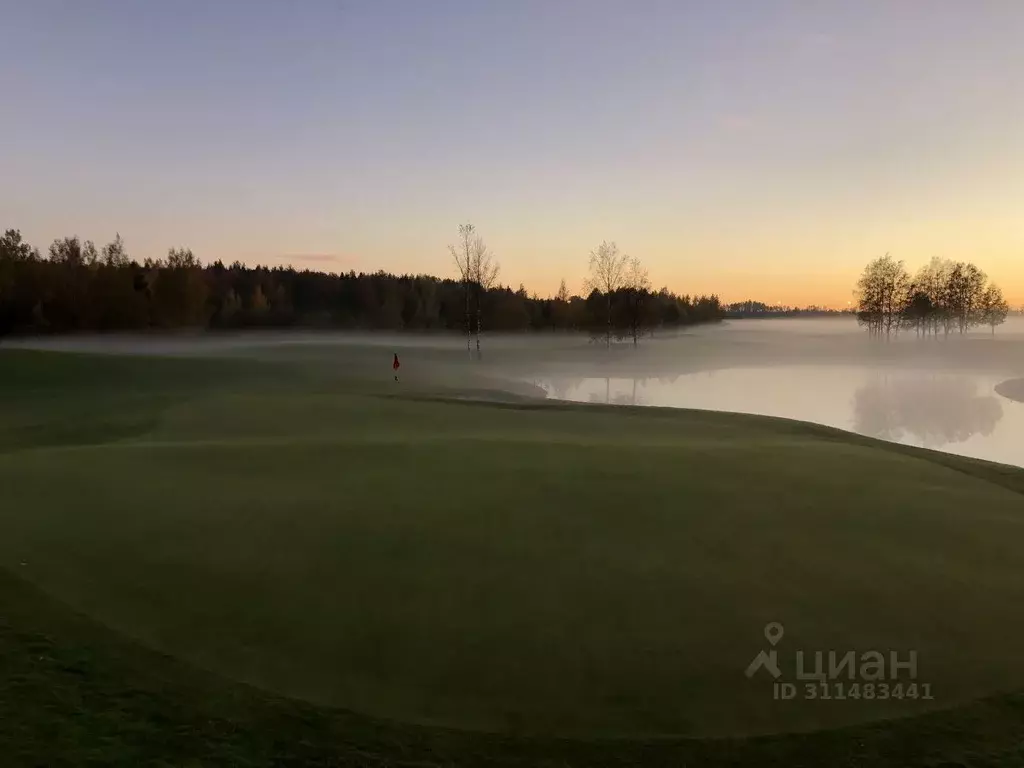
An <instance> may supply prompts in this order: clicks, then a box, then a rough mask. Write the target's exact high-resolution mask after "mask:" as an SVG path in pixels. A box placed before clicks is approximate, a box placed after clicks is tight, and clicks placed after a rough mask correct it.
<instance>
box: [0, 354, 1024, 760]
mask: <svg viewBox="0 0 1024 768" xmlns="http://www.w3.org/2000/svg"><path fill="white" fill-rule="evenodd" d="M385 356H387V355H385ZM362 359H363V358H362V357H360V358H359V360H360V361H362ZM404 360H405V361H406V362H405V370H409V371H410V373H409V375H408V376H407V377H405V378H403V381H402V382H401V383H399V384H396V383H395V382H393V381H391V377H390V371H388V370H387V366H386V364H385V365H382V366H381V371H380V372H379V375H378V372H377V371H375V370H372V369H369V368H366V367H365V366H363V365H362V363H361V362H360V365H359V366H355V367H352V366H340V367H339V366H338V365H334V364H332V365H330V366H328V365H317V364H315V362H310V361H305V362H304V363H303V364H302V365H298V364H294V363H293V364H289V365H282V364H273V363H269V362H268V363H257V362H253V361H243V360H233V361H226V360H222V361H218V360H190V359H159V358H141V357H136V358H129V357H105V356H85V355H70V354H57V353H38V352H16V351H5V352H0V397H2V402H0V529H2V531H3V536H2V537H0V574H3V575H2V576H0V617H3V619H4V620H3V621H0V632H2V635H0V637H2V642H3V649H2V650H4V654H3V656H4V658H5V659H8V661H5V662H0V664H5V665H7V666H6V667H5V666H0V690H2V688H3V686H2V683H3V682H4V677H5V674H6V676H7V677H8V690H10V691H14V692H15V693H16V695H17V697H18V698H24V700H25V701H26V702H27V704H26V705H25V706H20V707H19V706H17V705H16V704H13V705H12V704H11V702H12V701H16V698H12V697H11V696H5V697H3V698H5V699H7V701H6V702H5V704H4V706H5V708H6V709H5V710H4V711H2V712H0V714H2V715H3V718H2V719H0V722H4V723H5V724H4V725H0V738H3V739H7V740H12V739H13V740H15V741H17V742H18V749H20V750H21V752H20V753H19V754H24V755H30V756H31V755H35V754H40V753H39V752H36V751H34V750H51V752H45V751H44V752H42V753H41V754H44V756H45V755H51V756H52V759H51V760H50V761H49V762H50V763H53V762H59V760H60V759H71V758H69V757H68V756H74V755H77V754H78V753H77V752H75V750H79V749H80V750H83V751H82V753H81V754H86V752H88V754H89V755H91V756H95V757H97V759H100V758H105V759H107V760H109V761H115V762H116V761H124V762H125V763H126V764H134V762H133V761H137V760H141V759H142V758H143V757H144V758H146V759H150V758H152V757H153V756H154V755H155V754H161V753H160V752H159V748H156V749H158V751H157V752H155V753H146V752H145V749H146V747H145V746H144V743H147V739H150V740H152V733H153V732H155V731H159V730H160V726H159V724H160V723H163V724H164V727H165V728H166V729H169V730H171V731H174V732H179V733H184V732H185V731H188V732H189V733H190V734H192V736H191V737H189V739H191V740H189V739H185V740H184V741H182V742H181V743H178V744H175V745H172V741H173V740H171V739H169V738H168V737H166V736H164V737H163V738H164V739H166V743H164V742H161V743H164V747H163V750H164V753H166V754H173V755H174V756H175V758H174V759H173V760H169V763H170V764H180V761H183V760H186V759H194V760H202V759H211V760H214V759H219V760H224V761H232V760H233V761H236V762H238V763H240V764H270V763H274V762H275V761H276V762H287V758H289V757H291V758H294V759H296V760H298V759H299V757H300V756H301V757H302V759H303V760H304V761H305V762H315V761H321V763H323V764H334V763H332V762H331V761H335V762H337V763H339V764H341V763H342V762H344V761H350V762H353V763H358V761H359V760H362V761H363V764H377V762H374V761H379V763H380V764H401V762H400V761H402V760H405V761H407V762H408V763H409V764H417V765H422V764H428V765H430V764H434V762H436V763H437V764H451V763H456V764H466V765H476V764H482V763H485V762H489V761H494V762H501V763H503V764H519V763H516V762H515V761H517V760H519V761H522V763H523V764H538V763H539V762H540V761H541V760H542V759H550V760H551V761H552V762H551V763H550V764H552V765H556V764H557V765H565V764H569V765H577V764H578V765H596V764H604V763H602V761H608V760H615V759H618V758H616V757H615V756H616V755H622V756H623V757H622V758H621V759H622V761H623V764H643V763H644V762H645V761H646V762H650V761H652V760H653V762H650V764H659V765H660V764H664V763H663V762H660V760H662V759H663V758H665V756H666V755H674V756H675V757H674V758H673V759H680V760H681V759H684V758H685V757H686V756H687V755H690V756H691V757H694V758H695V759H696V757H699V759H700V761H701V762H699V763H697V764H701V765H704V764H716V763H715V761H716V760H719V761H721V764H729V763H728V760H729V759H732V758H733V757H735V756H737V755H744V756H746V758H745V759H748V758H749V759H753V760H757V761H760V762H763V763H764V764H776V763H777V764H780V765H781V764H792V763H790V762H787V761H788V760H791V759H792V757H793V756H794V755H799V754H815V755H826V756H827V755H846V756H849V755H852V754H854V753H855V752H856V754H861V753H862V752H863V750H864V749H877V750H879V751H880V752H881V751H882V747H881V746H878V745H879V744H880V743H881V742H879V741H878V740H879V739H881V740H883V741H885V740H888V743H890V746H891V745H892V744H903V742H902V741H901V738H902V737H901V736H900V734H905V735H906V738H908V739H910V740H911V742H913V741H914V740H921V741H920V744H918V746H920V747H921V748H922V749H925V748H927V751H928V754H931V755H932V756H933V757H934V756H935V754H936V753H935V752H934V750H935V749H942V750H945V751H943V752H942V753H941V754H940V755H939V756H940V757H944V759H945V758H948V757H949V756H950V755H953V756H954V757H955V755H957V754H960V752H961V751H963V750H967V751H969V752H971V753H972V754H992V755H997V756H998V755H1002V756H1003V757H1002V758H1000V759H1003V758H1005V755H1006V750H1011V749H1014V748H1015V747H1014V746H1013V745H1014V744H1018V743H1020V741H1019V738H1018V736H1019V733H1018V730H1019V728H1020V726H1018V723H1019V722H1020V718H1019V713H1018V711H1017V709H1016V708H1017V706H1018V705H1017V703H1016V702H1017V700H1016V698H1014V697H1012V696H1009V697H1003V698H997V699H994V700H992V701H990V702H988V703H986V704H971V702H973V701H975V700H977V699H979V698H982V697H987V696H993V695H995V694H1001V693H1005V692H1012V691H1016V690H1020V689H1024V655H1022V654H1021V653H1020V652H1019V649H1020V647H1021V643H1022V639H1024V619H1022V618H1020V617H1021V605H1022V604H1024V568H1022V567H1021V556H1020V553H1021V552H1022V551H1024V472H1022V471H1019V470H1015V469H1011V468H1007V467H1001V466H998V465H991V464H986V463H984V462H977V461H972V460H967V459H960V458H956V457H952V456H946V455H943V454H936V453H930V452H925V451H920V450H915V449H909V448H902V447H899V446H895V445H890V444H884V443H879V442H875V441H871V440H867V439H862V438H858V437H854V436H852V435H847V434H845V433H840V432H836V431H833V430H828V429H825V428H820V427H816V426H813V425H808V424H803V423H798V422H786V421H778V420H772V419H764V418H758V417H745V416H738V415H729V414H713V413H701V412H688V411H672V410H663V409H637V408H610V407H598V406H582V405H558V404H553V403H549V402H543V401H531V400H528V399H525V398H523V397H521V396H516V395H512V394H508V395H500V394H494V393H493V392H491V393H490V394H489V395H488V396H487V398H486V399H484V400H471V399H466V392H465V391H460V390H458V389H453V388H451V386H450V384H451V380H452V377H451V375H442V374H443V373H444V372H443V371H441V370H440V369H438V371H439V372H438V373H437V375H435V376H417V374H416V370H417V359H416V357H415V355H412V356H411V357H406V358H404ZM425 366H426V360H424V367H425ZM493 386H494V384H493V382H481V381H475V380H473V379H471V378H467V379H466V386H465V390H466V391H473V392H476V393H477V394H480V393H481V391H482V390H483V389H485V388H487V387H493ZM769 622H781V623H782V624H783V625H784V627H785V635H784V637H783V639H782V640H781V641H780V642H779V645H778V650H779V652H780V653H782V654H783V655H784V657H785V658H791V657H792V654H793V653H794V652H795V651H796V650H803V651H804V652H805V653H806V654H807V655H809V656H813V654H814V653H815V652H817V651H821V652H823V653H826V654H827V652H828V651H830V650H833V651H836V652H838V653H839V654H840V655H842V654H843V653H846V652H848V651H855V652H857V653H862V652H865V651H879V652H883V653H884V654H885V655H886V656H887V657H888V655H889V654H890V653H891V652H895V653H896V654H897V655H898V657H899V658H900V659H907V658H909V654H910V653H911V652H914V653H915V654H916V657H917V676H916V679H915V682H916V683H917V684H918V685H921V684H927V685H928V686H929V688H928V690H929V692H930V697H931V698H929V699H928V700H925V699H923V697H922V696H921V695H918V696H917V697H915V698H911V697H902V698H899V699H897V698H889V699H887V700H885V701H882V700H879V699H877V698H873V699H871V700H865V699H864V698H858V699H855V700H854V699H848V700H846V701H830V702H822V701H820V700H818V699H816V700H813V701H812V700H807V699H804V698H798V699H796V700H792V701H776V700H774V699H773V688H772V679H771V677H769V676H768V675H757V676H755V677H754V678H753V679H748V677H747V676H746V675H745V674H744V671H745V669H746V668H747V665H748V664H749V663H750V661H751V660H752V659H753V658H754V657H755V656H756V655H757V654H758V653H759V652H760V651H762V650H766V649H767V648H768V647H769V645H768V642H767V641H766V639H765V635H764V628H765V625H766V624H768V623H769ZM39 648H44V652H41V653H39V654H36V650H38V649H39ZM36 655H38V656H39V661H38V662H36V661H33V659H34V658H35V656H36ZM11 659H13V661H10V660H11ZM68 659H71V661H68ZM75 659H77V661H76V660H75ZM51 662H53V663H52V664H51ZM19 664H21V665H22V666H21V667H19V666H18V665H19ZM69 665H70V668H71V669H73V670H75V671H72V672H68V669H69ZM51 666H52V669H51V668H50V667H51ZM69 676H70V677H69ZM791 678H792V676H790V677H789V678H787V679H791ZM122 683H123V686H124V687H123V688H122V687H121V685H122ZM47 689H49V690H50V691H51V692H53V691H56V692H57V693H56V694H54V695H56V697H57V701H56V702H49V700H48V699H47V698H46V697H47V694H46V693H44V691H45V690H47ZM62 691H63V692H64V693H61V692H62ZM34 696H39V697H42V698H40V700H39V701H36V700H35V699H34V698H33V697H34ZM47 702H49V703H47ZM125 702H127V703H125ZM200 702H202V703H200ZM930 710H948V711H944V712H939V713H937V714H925V715H923V716H922V715H921V714H920V713H922V712H926V711H930ZM62 713H63V714H62ZM68 713H71V714H68ZM76 713H77V714H76ZM103 713H105V714H103ZM979 713H981V714H979ZM907 716H915V717H910V719H892V718H904V717H907ZM62 717H63V718H65V720H66V719H67V718H68V717H70V718H71V719H70V720H69V721H67V722H65V720H62V719H61V718H62ZM200 720H201V721H202V722H203V723H211V724H216V725H214V726H206V725H201V724H198V723H199V721H200ZM979 720H984V722H985V725H984V727H983V728H982V727H981V726H979ZM224 723H229V724H230V726H228V725H224ZM849 726H854V727H853V728H852V729H849V730H839V731H834V730H832V729H835V728H837V727H843V728H846V727H849ZM211 727H212V728H213V730H212V731H210V730H209V728H211ZM979 728H980V730H979ZM176 729H177V730H176ZM204 729H206V730H204ZM268 729H269V730H270V731H274V730H275V729H277V734H278V735H276V736H271V735H268V734H267V733H263V732H265V731H267V730H268ZM901 729H902V730H901ZM222 731H223V732H222ZM794 732H795V733H797V734H798V735H789V736H778V737H772V738H768V739H751V740H747V741H742V742H734V741H724V742H718V741H702V740H703V739H706V738H708V737H734V738H740V737H750V736H757V735H759V734H785V733H794ZM97 733H102V734H106V735H105V736H103V737H100V736H97V735H96V734H97ZM46 734H51V735H54V734H55V736H54V738H48V737H47V736H46ZM111 734H113V735H111ZM146 734H150V735H149V736H147V735H146ZM800 734H807V735H800ZM183 738H184V737H183ZM558 738H567V739H569V740H570V741H567V742H562V741H557V740H555V739H558ZM652 738H655V739H659V741H656V742H654V743H653V745H652V743H651V742H650V741H649V740H650V739H652ZM666 738H667V739H668V741H661V740H662V739H666ZM607 739H613V740H614V741H612V742H610V743H608V742H605V741H604V740H607ZM925 742H927V743H925ZM289 744H292V745H293V746H292V747H291V748H289ZM598 744H604V745H605V746H602V747H600V748H598V746H596V745H598ZM609 744H610V746H609ZM855 744H857V745H860V746H858V747H856V749H854V745H855ZM865 744H868V745H869V746H868V747H865V746H864V745H865ZM872 744H873V745H875V746H874V747H872V746H870V745H872ZM645 745H646V746H645ZM901 748H905V749H908V750H910V751H909V752H904V753H902V754H903V759H902V761H900V762H893V763H892V764H894V765H896V764H899V765H905V764H911V763H910V762H908V761H909V759H910V757H909V756H912V755H916V754H917V750H916V749H912V748H911V745H910V744H909V743H908V744H903V747H901ZM104 749H106V750H108V752H107V753H104V752H103V750H104ZM139 750H142V752H140V751H139ZM175 750H177V751H175ZM649 750H654V752H650V753H649ZM808 750H809V752H808ZM822 750H823V751H822ZM857 750H860V751H857ZM979 750H981V752H979ZM985 750H988V752H986V751H985ZM653 754H657V755H661V757H660V758H658V759H657V760H656V759H655V758H654V757H651V756H650V755H653ZM922 754H924V753H923V752H922ZM598 755H599V756H600V757H598ZM645 755H647V757H645ZM140 756H141V757H140ZM949 759H952V758H949ZM389 761H392V762H389ZM773 761H774V762H773ZM43 762H44V763H47V762H48V761H47V760H45V759H44V760H43ZM607 764H612V763H610V762H609V763H607ZM754 764H756V763H754ZM817 764H834V763H817ZM843 764H867V763H857V762H851V763H843Z"/></svg>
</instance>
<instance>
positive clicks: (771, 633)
mask: <svg viewBox="0 0 1024 768" xmlns="http://www.w3.org/2000/svg"><path fill="white" fill-rule="evenodd" d="M782 635H783V629H782V625H781V624H779V622H777V621H773V622H771V623H769V624H765V626H764V636H765V639H766V640H767V641H768V642H769V643H771V644H772V645H775V644H776V643H778V642H779V640H781V639H782Z"/></svg>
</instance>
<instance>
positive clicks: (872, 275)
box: [855, 254, 1010, 339]
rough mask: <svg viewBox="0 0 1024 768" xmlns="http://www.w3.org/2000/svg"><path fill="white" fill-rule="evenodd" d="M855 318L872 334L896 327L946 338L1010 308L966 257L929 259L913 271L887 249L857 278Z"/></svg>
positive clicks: (886, 334) (889, 334) (994, 320)
mask: <svg viewBox="0 0 1024 768" xmlns="http://www.w3.org/2000/svg"><path fill="white" fill-rule="evenodd" d="M855 296H856V301H857V320H858V321H859V322H860V324H861V325H863V326H864V327H865V328H866V329H867V331H868V333H869V334H871V335H872V336H874V337H878V338H884V339H891V338H893V337H895V336H898V335H899V333H900V332H901V331H913V332H914V333H915V334H916V335H917V336H918V337H921V338H926V337H937V336H938V335H939V334H940V333H941V334H942V336H943V337H944V338H945V337H948V336H949V335H950V334H951V333H954V332H958V333H961V334H963V333H966V332H967V331H968V330H969V329H970V328H972V327H974V326H979V325H987V326H990V327H991V329H992V333H993V334H994V333H995V330H996V326H998V325H1001V324H1002V323H1003V322H1005V321H1006V316H1007V315H1008V314H1009V312H1010V307H1009V305H1008V304H1007V302H1006V299H1004V298H1003V292H1002V291H1001V290H1000V289H999V286H997V285H996V284H994V283H992V282H990V281H989V279H988V277H987V276H986V275H985V273H984V272H982V271H981V270H980V269H979V268H978V267H977V266H975V265H974V264H971V263H969V262H963V261H956V262H954V261H950V260H949V259H940V258H938V257H935V258H933V259H932V260H931V261H930V262H929V263H928V264H926V265H925V266H924V267H922V268H921V269H920V270H918V272H917V273H916V274H914V275H911V274H910V273H909V272H908V271H907V269H906V267H905V266H904V264H903V262H902V261H897V260H896V259H894V258H893V257H892V256H890V255H889V254H886V255H885V256H883V257H881V258H879V259H875V260H874V261H872V262H870V263H869V264H868V265H867V266H866V267H865V268H864V272H863V273H862V274H861V276H860V279H859V280H858V281H857V287H856V290H855Z"/></svg>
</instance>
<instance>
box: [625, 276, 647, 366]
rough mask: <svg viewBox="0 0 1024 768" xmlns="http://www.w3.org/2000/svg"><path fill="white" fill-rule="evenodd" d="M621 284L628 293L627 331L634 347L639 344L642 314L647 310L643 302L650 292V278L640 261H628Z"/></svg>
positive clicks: (642, 322)
mask: <svg viewBox="0 0 1024 768" xmlns="http://www.w3.org/2000/svg"><path fill="white" fill-rule="evenodd" d="M623 282H624V283H625V285H624V287H625V288H626V290H627V291H628V293H629V330H630V333H631V334H632V335H633V346H634V347H635V346H637V344H639V343H640V336H641V335H642V333H643V326H644V321H645V320H646V317H645V315H644V312H645V310H646V309H647V307H646V306H645V302H646V299H647V296H648V295H649V294H650V291H651V281H650V278H649V277H648V276H647V270H646V269H644V267H643V266H642V265H641V264H640V259H637V258H632V259H629V260H628V264H627V266H626V275H625V278H624V281H623ZM652 327H653V326H652Z"/></svg>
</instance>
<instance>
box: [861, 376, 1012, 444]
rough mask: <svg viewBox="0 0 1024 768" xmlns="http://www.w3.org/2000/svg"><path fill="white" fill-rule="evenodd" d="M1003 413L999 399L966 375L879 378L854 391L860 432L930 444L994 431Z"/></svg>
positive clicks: (961, 439)
mask: <svg viewBox="0 0 1024 768" xmlns="http://www.w3.org/2000/svg"><path fill="white" fill-rule="evenodd" d="M1002 417H1003V407H1002V405H1001V404H1000V403H999V400H998V398H996V397H993V396H992V395H981V394H978V389H977V385H976V384H975V382H974V381H973V380H971V379H970V378H967V377H964V376H949V375H920V376H906V375H900V376H894V377H889V376H880V377H879V378H877V379H875V380H873V381H871V382H869V383H868V384H865V385H864V386H863V387H861V388H860V389H859V390H857V392H856V394H855V395H854V428H855V429H856V431H858V432H860V433H862V434H865V435H870V436H872V437H878V438H881V439H883V440H896V441H899V440H906V439H907V438H913V439H914V440H915V441H916V442H918V443H920V444H921V445H924V446H929V447H939V446H942V445H946V444H948V443H960V442H963V441H964V440H967V439H968V438H970V437H972V436H974V435H977V434H981V435H986V436H987V435H990V434H992V431H993V430H994V429H995V426H996V424H998V423H999V420H1000V419H1001V418H1002Z"/></svg>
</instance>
